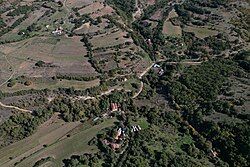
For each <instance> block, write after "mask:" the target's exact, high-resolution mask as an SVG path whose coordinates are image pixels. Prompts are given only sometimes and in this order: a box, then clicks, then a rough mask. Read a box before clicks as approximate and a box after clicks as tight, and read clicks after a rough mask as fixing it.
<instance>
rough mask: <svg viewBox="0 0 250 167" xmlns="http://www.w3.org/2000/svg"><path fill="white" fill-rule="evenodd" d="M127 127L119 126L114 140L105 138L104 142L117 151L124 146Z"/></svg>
mask: <svg viewBox="0 0 250 167" xmlns="http://www.w3.org/2000/svg"><path fill="white" fill-rule="evenodd" d="M125 136H126V134H125V129H124V128H119V129H118V130H117V132H116V135H115V137H114V141H112V142H110V141H108V140H106V139H105V140H103V143H104V144H105V145H107V146H109V147H110V148H111V149H112V150H114V151H116V150H118V149H119V148H121V146H122V141H123V140H124V139H125Z"/></svg>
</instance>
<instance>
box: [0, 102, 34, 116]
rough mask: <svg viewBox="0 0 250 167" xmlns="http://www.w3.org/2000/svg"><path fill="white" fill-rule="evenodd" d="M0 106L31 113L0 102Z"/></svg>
mask: <svg viewBox="0 0 250 167" xmlns="http://www.w3.org/2000/svg"><path fill="white" fill-rule="evenodd" d="M0 106H1V107H4V108H10V109H15V110H18V111H21V112H28V113H32V111H31V110H26V109H22V108H19V107H16V106H9V105H5V104H3V103H2V102H0Z"/></svg>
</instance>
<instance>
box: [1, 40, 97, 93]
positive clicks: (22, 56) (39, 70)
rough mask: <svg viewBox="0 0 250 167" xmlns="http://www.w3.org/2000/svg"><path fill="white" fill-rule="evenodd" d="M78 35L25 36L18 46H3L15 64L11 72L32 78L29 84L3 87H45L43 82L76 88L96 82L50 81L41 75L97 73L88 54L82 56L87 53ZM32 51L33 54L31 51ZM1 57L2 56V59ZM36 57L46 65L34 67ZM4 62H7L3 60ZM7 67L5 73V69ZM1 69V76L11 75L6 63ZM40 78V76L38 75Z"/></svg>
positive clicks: (16, 88)
mask: <svg viewBox="0 0 250 167" xmlns="http://www.w3.org/2000/svg"><path fill="white" fill-rule="evenodd" d="M80 40H81V38H80V37H73V38H63V37H62V38H53V37H51V38H46V37H45V38H33V39H30V40H27V41H26V42H25V43H20V45H19V46H20V47H18V48H16V49H12V50H11V51H9V50H8V48H9V47H10V45H5V46H2V47H3V48H4V52H5V54H7V55H6V57H7V59H8V60H9V62H10V63H11V65H12V66H13V67H14V69H13V70H14V71H15V73H14V76H13V78H15V77H18V76H26V77H29V78H31V81H32V78H35V79H33V80H34V83H33V84H31V85H30V86H24V85H22V84H17V85H15V87H13V88H9V87H7V85H6V84H5V86H4V87H3V90H4V91H7V92H9V91H11V92H13V91H17V90H27V89H30V88H34V89H44V88H46V86H49V87H50V88H52V89H53V88H58V87H61V86H65V87H71V86H75V87H76V88H78V89H83V88H88V87H89V85H98V83H99V82H98V81H97V80H95V81H93V82H90V83H88V82H86V83H84V82H83V83H80V82H77V81H65V80H63V81H57V82H56V81H51V80H50V79H42V78H48V77H53V76H56V75H73V76H81V77H88V76H90V75H91V76H96V75H98V73H97V72H96V71H95V69H94V68H93V67H92V66H91V64H90V63H89V62H88V58H86V57H84V56H85V55H86V54H87V51H86V49H85V47H84V46H83V43H82V42H80ZM34 53H35V54H34ZM3 58H4V57H2V59H3ZM38 61H43V62H45V63H47V64H49V65H48V66H44V67H37V66H36V65H35V64H36V63H37V62H38ZM6 65H7V64H6ZM6 69H7V71H8V73H7V74H6V75H4V73H6ZM3 70H4V69H2V70H1V76H2V77H1V80H4V79H6V77H8V76H10V74H9V73H10V72H11V69H10V67H9V66H8V67H6V68H5V71H3ZM39 78H41V79H39ZM40 81H41V82H40Z"/></svg>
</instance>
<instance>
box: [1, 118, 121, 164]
mask: <svg viewBox="0 0 250 167" xmlns="http://www.w3.org/2000/svg"><path fill="white" fill-rule="evenodd" d="M52 119H53V118H52ZM115 121H116V120H115V119H109V120H105V121H104V122H103V123H100V124H99V125H95V126H92V125H91V124H89V123H88V122H86V123H84V124H81V123H80V122H72V123H65V122H64V121H62V120H58V119H54V120H50V121H48V122H46V123H45V124H43V125H42V126H41V128H39V129H38V131H37V132H36V133H35V134H34V135H32V136H30V137H28V138H26V139H24V140H21V141H19V142H17V143H14V144H12V145H9V146H7V147H4V148H2V149H0V166H1V167H5V166H6V167H7V166H11V165H13V164H15V163H16V162H19V163H18V165H17V166H20V167H27V166H32V165H34V163H35V162H36V161H38V160H40V159H41V158H45V157H53V158H54V160H53V162H50V164H53V166H61V162H62V160H63V159H65V158H69V157H70V156H71V155H72V154H82V153H86V152H96V151H97V148H96V146H89V145H88V142H89V141H90V140H91V139H92V138H93V137H95V136H96V134H97V133H98V132H99V131H100V130H102V129H103V128H106V127H109V126H112V125H113V123H114V122H115ZM67 135H70V137H67ZM44 145H46V147H44ZM10 157H12V158H10ZM24 157H26V158H24ZM22 159H23V160H22ZM20 160H21V161H20Z"/></svg>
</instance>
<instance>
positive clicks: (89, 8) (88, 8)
mask: <svg viewBox="0 0 250 167" xmlns="http://www.w3.org/2000/svg"><path fill="white" fill-rule="evenodd" d="M102 8H104V4H103V3H101V2H94V3H92V4H90V5H88V6H86V7H84V8H82V9H80V10H78V12H79V13H80V15H83V14H92V13H94V12H97V11H98V10H101V9H102Z"/></svg>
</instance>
